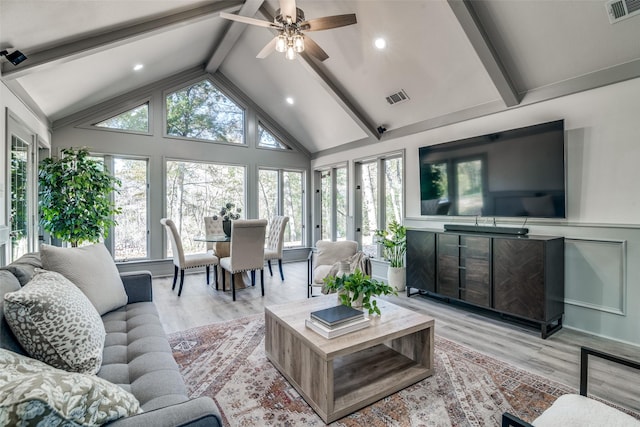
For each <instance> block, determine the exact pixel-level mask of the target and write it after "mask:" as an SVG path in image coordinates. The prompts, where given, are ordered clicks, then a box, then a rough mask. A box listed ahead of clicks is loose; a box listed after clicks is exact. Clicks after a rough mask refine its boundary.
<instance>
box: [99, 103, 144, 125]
mask: <svg viewBox="0 0 640 427" xmlns="http://www.w3.org/2000/svg"><path fill="white" fill-rule="evenodd" d="M94 126H96V127H100V128H107V129H117V130H124V131H133V132H149V103H148V102H146V103H144V104H142V105H139V106H137V107H135V108H132V109H131V110H128V111H125V112H124V113H120V114H118V115H115V116H113V117H110V118H108V119H106V120H103V121H101V122H98V123H96V124H94Z"/></svg>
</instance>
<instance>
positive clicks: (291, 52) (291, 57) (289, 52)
mask: <svg viewBox="0 0 640 427" xmlns="http://www.w3.org/2000/svg"><path fill="white" fill-rule="evenodd" d="M284 55H285V57H286V58H287V59H288V60H290V61H293V60H294V59H296V51H295V49H294V48H293V46H289V47H287V53H285V54H284Z"/></svg>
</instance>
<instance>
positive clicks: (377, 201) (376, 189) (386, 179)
mask: <svg viewBox="0 0 640 427" xmlns="http://www.w3.org/2000/svg"><path fill="white" fill-rule="evenodd" d="M356 170H357V171H358V180H359V182H360V185H359V191H358V192H357V196H358V199H359V204H358V205H357V206H358V208H359V212H358V214H357V224H356V230H357V231H359V238H360V244H361V246H362V251H363V252H365V253H366V254H367V255H370V256H373V257H376V256H378V245H377V244H376V243H375V242H374V234H375V231H376V230H378V229H386V228H387V227H388V225H389V223H391V222H392V221H397V222H399V223H402V220H403V215H404V212H403V207H404V200H403V194H404V191H403V179H402V177H403V158H402V156H401V155H393V156H384V157H380V158H377V159H373V160H370V161H366V162H359V163H357V164H356Z"/></svg>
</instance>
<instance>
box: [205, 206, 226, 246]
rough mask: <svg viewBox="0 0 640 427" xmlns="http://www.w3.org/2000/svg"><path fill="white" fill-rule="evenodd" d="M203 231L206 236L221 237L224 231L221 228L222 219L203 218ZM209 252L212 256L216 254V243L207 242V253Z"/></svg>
mask: <svg viewBox="0 0 640 427" xmlns="http://www.w3.org/2000/svg"><path fill="white" fill-rule="evenodd" d="M204 231H205V233H206V235H207V236H209V235H223V234H224V229H223V228H222V217H220V216H219V217H217V219H216V218H214V217H212V216H205V217H204ZM209 251H211V252H212V253H213V254H214V255H217V254H216V243H214V242H207V252H209Z"/></svg>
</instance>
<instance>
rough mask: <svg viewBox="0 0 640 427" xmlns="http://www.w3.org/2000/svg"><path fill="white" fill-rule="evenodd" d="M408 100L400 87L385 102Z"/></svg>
mask: <svg viewBox="0 0 640 427" xmlns="http://www.w3.org/2000/svg"><path fill="white" fill-rule="evenodd" d="M638 1H640V0H638ZM408 100H409V95H407V92H405V91H404V89H400V92H396V93H392V94H391V95H389V96H387V102H388V103H389V104H390V105H393V104H397V103H399V102H405V101H408Z"/></svg>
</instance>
